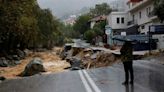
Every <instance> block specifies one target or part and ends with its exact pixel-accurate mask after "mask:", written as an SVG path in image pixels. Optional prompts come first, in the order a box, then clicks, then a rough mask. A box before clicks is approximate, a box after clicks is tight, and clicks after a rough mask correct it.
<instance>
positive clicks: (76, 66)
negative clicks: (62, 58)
mask: <svg viewBox="0 0 164 92" xmlns="http://www.w3.org/2000/svg"><path fill="white" fill-rule="evenodd" d="M70 64H71V70H80V69H81V59H80V58H77V57H74V58H72V59H71V60H70Z"/></svg>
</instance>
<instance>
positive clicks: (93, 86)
mask: <svg viewBox="0 0 164 92" xmlns="http://www.w3.org/2000/svg"><path fill="white" fill-rule="evenodd" d="M82 71H83V73H84V75H85V76H86V78H87V80H88V82H89V83H90V84H91V86H92V88H93V89H94V90H95V92H101V90H100V89H99V88H98V86H97V85H96V84H95V82H94V81H93V80H92V78H91V77H90V76H89V74H88V73H87V72H86V70H82Z"/></svg>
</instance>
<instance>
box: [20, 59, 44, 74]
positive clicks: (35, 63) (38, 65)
mask: <svg viewBox="0 0 164 92" xmlns="http://www.w3.org/2000/svg"><path fill="white" fill-rule="evenodd" d="M41 72H45V68H44V66H43V61H42V60H41V59H40V58H34V59H33V60H31V61H30V63H28V64H27V66H26V67H25V70H24V71H23V72H22V73H21V74H20V76H32V75H35V74H38V73H41Z"/></svg>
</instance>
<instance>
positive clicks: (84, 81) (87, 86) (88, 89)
mask: <svg viewBox="0 0 164 92" xmlns="http://www.w3.org/2000/svg"><path fill="white" fill-rule="evenodd" d="M78 73H79V75H80V78H81V81H82V83H83V85H84V87H85V89H86V91H87V92H93V91H92V90H91V88H90V86H89V84H88V83H87V80H86V79H85V78H84V75H83V73H82V71H81V70H79V71H78Z"/></svg>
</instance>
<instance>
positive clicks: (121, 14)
mask: <svg viewBox="0 0 164 92" xmlns="http://www.w3.org/2000/svg"><path fill="white" fill-rule="evenodd" d="M117 18H119V23H117ZM122 18H123V20H124V22H123V23H122ZM107 20H108V25H109V26H110V27H111V28H112V29H125V28H127V14H126V13H125V12H112V13H111V14H110V15H109V16H108V18H107Z"/></svg>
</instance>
